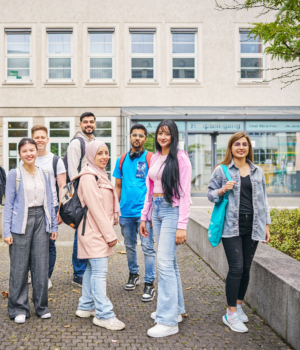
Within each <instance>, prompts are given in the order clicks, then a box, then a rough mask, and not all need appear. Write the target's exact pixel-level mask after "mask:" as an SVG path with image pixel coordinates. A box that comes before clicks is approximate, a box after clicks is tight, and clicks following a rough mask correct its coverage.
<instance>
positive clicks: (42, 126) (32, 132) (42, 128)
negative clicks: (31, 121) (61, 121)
mask: <svg viewBox="0 0 300 350" xmlns="http://www.w3.org/2000/svg"><path fill="white" fill-rule="evenodd" d="M38 130H43V131H45V133H46V134H47V136H48V129H47V128H46V127H45V126H44V125H34V126H33V127H32V128H31V137H33V135H34V133H35V132H36V131H38Z"/></svg>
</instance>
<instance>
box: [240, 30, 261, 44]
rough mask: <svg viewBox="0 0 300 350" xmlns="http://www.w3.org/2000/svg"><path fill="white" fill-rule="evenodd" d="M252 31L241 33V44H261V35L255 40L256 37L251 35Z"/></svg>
mask: <svg viewBox="0 0 300 350" xmlns="http://www.w3.org/2000/svg"><path fill="white" fill-rule="evenodd" d="M249 33H250V31H249V32H243V33H240V38H241V42H246V43H248V42H259V41H260V38H259V35H258V36H257V37H256V38H255V39H254V37H255V35H254V34H250V35H249Z"/></svg>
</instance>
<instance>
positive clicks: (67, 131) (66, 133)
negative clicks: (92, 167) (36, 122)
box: [46, 117, 74, 157]
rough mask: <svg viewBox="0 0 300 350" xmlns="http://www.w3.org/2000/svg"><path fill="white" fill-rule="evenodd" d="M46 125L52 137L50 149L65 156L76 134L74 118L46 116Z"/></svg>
mask: <svg viewBox="0 0 300 350" xmlns="http://www.w3.org/2000/svg"><path fill="white" fill-rule="evenodd" d="M46 127H47V128H48V134H49V135H48V136H49V138H50V142H49V144H48V147H49V151H50V152H52V153H54V154H56V155H57V156H59V157H64V155H65V154H66V151H67V148H68V146H69V143H70V141H71V140H72V138H73V135H74V118H72V117H70V118H62V117H56V118H46Z"/></svg>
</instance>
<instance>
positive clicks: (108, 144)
mask: <svg viewBox="0 0 300 350" xmlns="http://www.w3.org/2000/svg"><path fill="white" fill-rule="evenodd" d="M106 146H107V147H108V152H109V154H110V143H106Z"/></svg>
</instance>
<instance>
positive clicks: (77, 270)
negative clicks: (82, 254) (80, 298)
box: [72, 230, 87, 277]
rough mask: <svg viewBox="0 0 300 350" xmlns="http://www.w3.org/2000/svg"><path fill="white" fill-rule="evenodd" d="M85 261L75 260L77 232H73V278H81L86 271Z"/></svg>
mask: <svg viewBox="0 0 300 350" xmlns="http://www.w3.org/2000/svg"><path fill="white" fill-rule="evenodd" d="M86 263H87V259H78V258H77V230H75V235H74V245H73V254H72V264H73V270H74V273H73V274H74V276H77V277H82V276H83V274H84V271H85V269H86Z"/></svg>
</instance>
